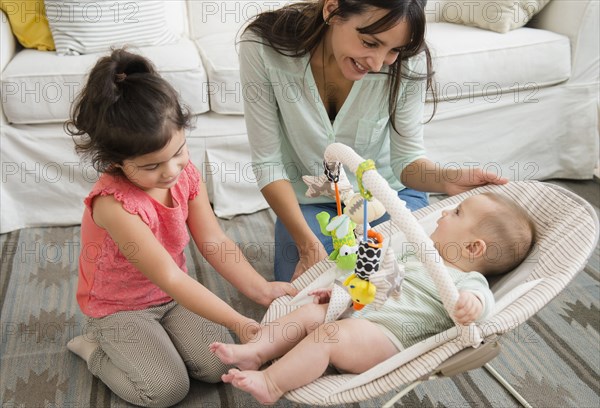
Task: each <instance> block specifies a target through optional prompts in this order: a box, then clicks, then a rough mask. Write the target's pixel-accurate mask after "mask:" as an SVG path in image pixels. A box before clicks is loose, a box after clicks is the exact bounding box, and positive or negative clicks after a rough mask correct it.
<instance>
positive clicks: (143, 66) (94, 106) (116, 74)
mask: <svg viewBox="0 0 600 408" xmlns="http://www.w3.org/2000/svg"><path fill="white" fill-rule="evenodd" d="M190 117H191V115H190V113H189V112H187V111H186V110H185V109H183V108H182V106H181V104H180V103H179V99H178V95H177V92H176V91H175V89H173V87H172V86H171V85H170V84H169V83H168V82H167V81H165V80H164V79H163V78H161V77H160V75H159V74H158V73H157V72H156V70H155V68H154V66H153V65H152V63H151V62H150V61H149V60H148V59H146V58H144V57H142V56H140V55H136V54H132V53H130V52H127V51H125V50H124V49H116V50H113V51H112V53H111V54H110V55H109V56H106V57H103V58H100V59H99V60H98V62H97V63H96V65H95V66H94V67H93V68H92V70H91V72H90V74H89V77H88V80H87V83H86V85H85V87H84V88H83V90H82V91H81V93H80V94H79V96H78V98H77V100H76V101H75V103H74V105H73V107H72V111H71V119H70V120H69V121H68V122H67V123H66V126H65V128H66V130H67V132H68V133H70V134H71V135H72V136H73V137H74V140H75V145H76V149H77V151H78V152H79V153H80V154H82V155H84V156H87V157H89V158H90V159H91V161H92V164H93V166H94V168H95V169H96V170H97V171H99V172H107V173H113V174H122V173H123V166H124V165H125V164H124V162H125V161H126V160H128V159H132V158H136V157H141V156H144V155H147V154H149V153H153V152H158V151H161V150H162V149H164V148H165V147H167V145H168V144H169V143H170V142H171V139H172V138H173V136H174V135H179V136H180V135H181V134H182V133H183V131H184V130H185V129H186V128H189V127H190ZM76 136H77V137H76Z"/></svg>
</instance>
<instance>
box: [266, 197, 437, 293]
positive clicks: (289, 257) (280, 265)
mask: <svg viewBox="0 0 600 408" xmlns="http://www.w3.org/2000/svg"><path fill="white" fill-rule="evenodd" d="M398 197H399V198H400V199H401V200H403V201H404V202H406V206H407V208H408V209H409V210H411V211H415V210H418V209H419V208H422V207H425V206H427V205H428V204H429V202H428V200H427V194H426V193H423V192H420V191H416V190H413V189H410V188H405V189H404V190H401V191H399V192H398ZM300 209H301V210H302V215H303V216H304V219H305V220H306V222H307V223H308V226H309V227H310V229H311V230H313V232H314V233H315V235H316V236H317V237H318V238H319V241H321V243H322V244H323V246H324V247H325V249H326V250H327V253H328V254H330V253H331V252H332V251H333V242H332V240H331V237H328V236H325V235H323V234H321V227H320V226H319V223H318V222H317V218H316V216H317V214H318V213H320V212H321V211H327V212H328V213H329V214H330V215H331V216H332V217H334V216H336V215H337V208H336V205H335V203H325V204H301V205H300ZM389 219H390V216H389V215H388V214H387V213H386V214H385V215H384V216H383V217H381V218H379V219H378V220H376V221H374V222H372V223H371V224H370V225H371V226H372V227H374V226H375V225H378V224H381V223H382V222H385V221H387V220H389ZM298 260H299V255H298V248H297V247H296V243H295V242H294V240H293V239H292V236H291V235H290V234H289V232H288V231H287V229H286V228H285V226H284V225H283V223H282V222H281V221H280V220H279V218H277V221H276V222H275V280H278V281H284V282H289V281H290V280H291V279H292V275H293V274H294V270H295V269H296V264H298Z"/></svg>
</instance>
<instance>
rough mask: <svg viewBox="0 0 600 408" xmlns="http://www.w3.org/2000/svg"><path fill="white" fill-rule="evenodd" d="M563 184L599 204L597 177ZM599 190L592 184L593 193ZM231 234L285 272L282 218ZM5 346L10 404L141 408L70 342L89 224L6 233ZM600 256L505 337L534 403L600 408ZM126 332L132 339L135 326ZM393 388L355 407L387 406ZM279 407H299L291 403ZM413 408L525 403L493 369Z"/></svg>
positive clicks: (242, 225) (234, 225) (208, 281)
mask: <svg viewBox="0 0 600 408" xmlns="http://www.w3.org/2000/svg"><path fill="white" fill-rule="evenodd" d="M589 183H591V184H590V185H589V187H586V185H584V186H583V189H582V185H581V184H577V183H576V184H575V185H574V186H575V187H574V188H573V184H572V183H571V184H569V183H567V184H566V185H565V184H562V183H561V184H562V185H563V186H566V187H568V188H571V189H573V190H574V191H576V192H577V193H578V194H580V195H582V196H584V197H585V198H587V199H588V200H589V201H590V202H592V204H593V205H594V206H595V207H596V209H598V205H599V203H598V202H599V197H598V193H597V192H595V191H596V190H597V188H598V185H597V184H594V183H593V182H589ZM590 188H591V189H592V190H591V191H592V192H591V193H590ZM220 222H221V225H222V227H223V229H224V230H225V232H226V233H227V234H228V235H229V236H230V237H232V238H233V239H234V240H235V241H236V242H239V243H240V247H241V248H242V252H243V253H244V255H245V256H246V257H247V258H248V259H249V260H250V262H251V263H252V264H253V266H254V267H255V268H256V269H257V270H258V271H260V272H261V273H262V274H264V276H265V277H266V278H267V279H272V276H273V270H272V265H273V244H272V237H273V217H272V214H271V213H270V212H269V211H261V212H258V213H255V214H251V215H248V216H239V217H236V218H234V219H233V220H229V221H225V220H221V221H220ZM0 248H1V250H2V262H1V265H0V272H1V273H0V290H1V298H0V301H1V302H2V305H1V306H2V309H1V310H2V315H1V316H2V344H1V363H2V364H1V367H0V378H1V383H0V406H1V407H2V408H13V407H15V408H16V407H26V408H29V407H57V408H62V407H73V408H86V407H90V408H96V407H129V406H131V405H130V404H128V403H126V402H125V401H123V400H121V399H120V398H118V397H116V396H115V395H114V394H112V392H111V391H110V390H109V389H108V388H107V387H106V386H105V385H104V384H103V383H102V382H100V381H99V380H98V379H96V378H94V377H93V376H92V375H91V374H90V373H89V371H88V370H87V368H86V366H85V364H84V362H83V361H82V360H80V359H79V358H78V357H76V356H75V355H74V354H71V353H70V352H69V351H68V350H67V349H66V347H65V345H66V343H67V342H68V341H69V340H70V339H71V338H72V337H74V336H76V335H78V334H80V333H81V332H82V330H85V319H84V317H83V315H82V314H81V312H80V311H79V308H78V306H77V303H76V301H75V288H76V285H77V258H78V254H79V227H78V226H74V227H64V228H56V227H54V228H30V229H23V230H20V231H15V232H12V233H9V234H4V235H0ZM187 258H188V269H189V270H190V273H191V274H192V275H194V276H196V278H197V279H198V280H199V281H200V282H201V283H202V284H204V285H205V286H207V287H208V288H209V289H211V290H212V291H213V292H215V293H217V294H218V295H219V296H220V297H221V298H223V299H224V300H226V301H227V302H228V303H229V304H231V305H232V306H233V307H234V308H235V309H237V310H241V311H243V313H245V314H246V315H248V316H250V317H252V318H254V319H257V320H260V318H261V317H262V315H263V314H264V312H265V309H264V308H263V307H260V306H257V305H255V304H254V303H252V302H251V301H250V300H248V299H247V298H245V297H244V296H243V295H240V294H239V293H238V292H237V291H236V290H235V289H234V288H233V287H232V286H231V285H229V284H228V283H227V282H226V281H225V280H224V279H222V278H221V277H220V276H219V275H218V274H217V273H216V272H215V271H214V270H213V269H212V267H211V266H210V265H209V264H208V263H207V262H206V261H204V259H203V258H202V256H201V255H200V253H199V252H198V251H197V250H196V249H195V248H193V249H188V251H187ZM599 308H600V252H599V250H598V248H596V251H595V253H594V254H593V256H592V257H591V259H590V260H589V262H588V264H587V266H586V267H585V269H584V270H583V271H582V272H581V273H579V274H578V275H577V276H576V278H575V279H574V280H573V281H572V282H571V283H570V284H569V285H568V286H567V288H566V289H565V290H563V291H562V292H561V293H560V294H559V295H558V296H557V297H556V298H555V299H554V300H553V301H552V302H551V303H550V304H548V305H547V306H546V307H545V308H544V309H542V310H541V311H540V312H539V313H537V314H536V315H535V316H534V317H533V318H531V319H529V321H528V322H527V323H526V324H524V325H521V326H519V327H516V328H515V329H514V330H513V331H512V332H510V333H508V334H506V335H504V336H503V337H502V339H501V340H500V344H501V346H502V352H501V354H500V356H499V357H497V358H496V359H494V360H493V361H492V362H491V365H492V366H493V367H494V368H495V369H496V370H497V371H498V372H500V373H501V374H502V376H504V377H505V378H506V380H507V381H508V382H509V383H510V384H511V385H512V386H513V387H514V388H515V389H516V390H517V391H518V392H520V393H521V394H522V395H523V396H524V397H525V398H526V399H527V400H528V402H529V403H531V405H532V406H534V407H544V408H546V407H557V408H559V407H561V408H562V407H590V408H591V407H594V408H595V407H598V406H600V310H599ZM119 335H123V336H129V335H131V333H127V331H124V332H123V333H119ZM392 396H393V394H390V395H385V396H383V397H381V398H380V399H376V400H370V401H366V402H362V403H357V404H354V405H356V406H357V407H380V406H381V405H382V404H383V403H384V402H385V401H387V400H388V399H389V398H391V397H392ZM178 406H180V407H190V408H191V407H194V408H197V407H206V408H213V407H214V408H216V407H255V406H256V407H257V406H259V404H258V403H256V402H255V401H254V400H253V399H252V398H251V397H249V396H248V395H247V394H245V393H243V392H241V391H238V390H237V389H235V388H233V387H231V386H230V385H227V384H217V385H214V384H204V383H201V382H198V381H193V380H192V382H191V389H190V393H189V394H188V396H187V397H186V398H185V399H184V401H182V402H181V403H180V404H178ZM276 406H278V407H296V406H300V405H298V404H293V403H290V402H288V401H280V402H279V403H278V404H277V405H276ZM396 406H403V407H436V408H442V407H448V408H450V407H470V406H474V407H489V406H493V407H517V406H520V404H519V403H518V401H516V400H515V399H514V398H513V397H512V396H510V394H508V393H507V392H506V391H505V390H504V389H503V388H502V387H501V386H500V385H499V384H498V383H497V382H496V381H495V380H494V379H493V377H491V375H490V374H488V372H487V371H485V370H484V369H476V370H472V371H470V372H468V373H464V374H461V375H458V376H455V377H452V378H445V379H438V380H432V381H428V382H426V383H424V384H422V385H420V386H418V387H417V388H415V389H414V390H413V391H411V392H410V393H408V394H407V395H406V396H404V397H403V398H402V399H401V400H400V401H399V402H397V403H396Z"/></svg>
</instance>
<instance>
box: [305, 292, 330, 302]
mask: <svg viewBox="0 0 600 408" xmlns="http://www.w3.org/2000/svg"><path fill="white" fill-rule="evenodd" d="M331 292H332V289H331V288H323V289H315V290H313V291H312V292H308V296H314V297H315V298H314V299H313V302H314V303H317V304H319V305H322V304H323V303H329V301H330V300H331Z"/></svg>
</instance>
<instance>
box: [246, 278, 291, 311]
mask: <svg viewBox="0 0 600 408" xmlns="http://www.w3.org/2000/svg"><path fill="white" fill-rule="evenodd" d="M262 292H263V293H262V295H261V296H257V297H256V299H252V300H254V301H255V302H256V303H258V304H260V305H262V306H265V307H267V306H269V305H270V304H271V302H273V300H275V299H277V298H278V297H281V296H285V295H290V296H295V295H296V294H297V293H298V289H296V288H295V287H294V286H292V284H291V283H289V282H266V285H265V289H264V290H263V291H262Z"/></svg>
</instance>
